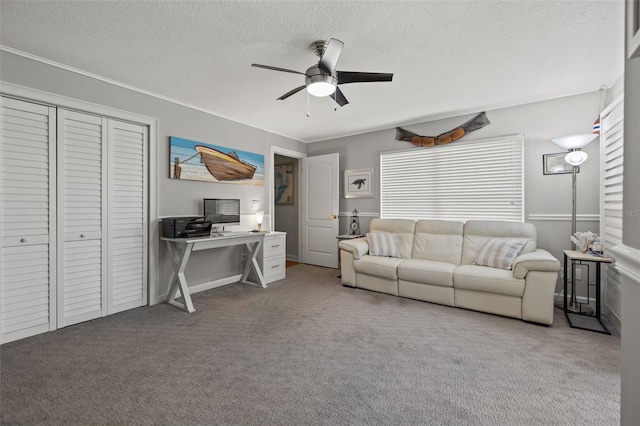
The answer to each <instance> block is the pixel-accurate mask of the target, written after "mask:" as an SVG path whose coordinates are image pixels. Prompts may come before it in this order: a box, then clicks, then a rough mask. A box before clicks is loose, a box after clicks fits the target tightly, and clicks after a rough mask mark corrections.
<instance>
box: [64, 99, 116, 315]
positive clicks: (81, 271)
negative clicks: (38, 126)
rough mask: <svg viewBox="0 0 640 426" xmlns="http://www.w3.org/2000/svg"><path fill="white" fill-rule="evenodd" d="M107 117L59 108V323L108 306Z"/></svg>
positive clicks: (103, 313) (100, 310)
mask: <svg viewBox="0 0 640 426" xmlns="http://www.w3.org/2000/svg"><path fill="white" fill-rule="evenodd" d="M106 122H107V119H105V118H102V117H97V116H94V115H90V114H82V113H78V112H73V111H67V110H64V109H58V327H65V326H68V325H72V324H76V323H79V322H83V321H87V320H90V319H94V318H99V317H101V316H103V315H106V312H107V309H106V307H107V297H106V296H107V294H106V286H104V285H103V283H104V280H105V276H106V267H107V263H106V247H105V246H106V244H105V243H106V231H107V229H106V226H104V218H105V216H106V210H107V209H106V193H107V192H106V191H107V188H106V182H107V180H106V172H107V165H106V160H107V152H106V150H107V144H106V132H107V125H106Z"/></svg>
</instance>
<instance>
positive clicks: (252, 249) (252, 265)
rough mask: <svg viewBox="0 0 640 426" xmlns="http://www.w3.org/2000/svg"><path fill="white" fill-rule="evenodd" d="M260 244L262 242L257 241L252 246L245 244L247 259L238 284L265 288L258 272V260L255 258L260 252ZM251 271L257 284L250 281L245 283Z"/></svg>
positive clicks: (265, 285) (262, 278)
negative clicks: (256, 279)
mask: <svg viewBox="0 0 640 426" xmlns="http://www.w3.org/2000/svg"><path fill="white" fill-rule="evenodd" d="M262 243H263V240H260V241H258V242H257V243H254V244H253V246H252V245H251V243H246V244H245V245H246V246H247V250H249V255H250V257H249V259H248V261H247V263H246V265H244V271H242V276H241V277H240V282H241V283H246V284H252V285H255V286H258V287H262V288H267V284H266V283H265V282H264V277H263V276H262V271H261V270H260V264H259V263H258V259H256V257H257V256H258V252H259V251H260V248H261V247H262ZM252 269H253V272H255V274H256V277H258V282H257V283H253V282H251V281H247V278H248V277H249V272H250V271H251V270H252Z"/></svg>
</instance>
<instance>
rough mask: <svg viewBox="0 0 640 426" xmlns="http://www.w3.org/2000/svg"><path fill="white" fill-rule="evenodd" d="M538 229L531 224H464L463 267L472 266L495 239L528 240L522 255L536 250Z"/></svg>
mask: <svg viewBox="0 0 640 426" xmlns="http://www.w3.org/2000/svg"><path fill="white" fill-rule="evenodd" d="M536 235H537V234H536V227H535V226H534V225H532V224H530V223H520V222H507V221H499V220H469V221H467V222H466V223H465V224H464V242H463V245H462V262H461V264H462V265H472V264H473V263H474V262H475V261H476V258H477V257H478V254H479V253H480V250H482V248H483V247H484V245H485V244H486V243H487V241H489V240H491V239H494V238H502V239H519V240H526V241H527V244H526V245H525V246H524V248H523V249H522V251H521V252H520V254H525V253H530V252H532V251H535V249H536Z"/></svg>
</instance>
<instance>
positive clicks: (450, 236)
mask: <svg viewBox="0 0 640 426" xmlns="http://www.w3.org/2000/svg"><path fill="white" fill-rule="evenodd" d="M463 231H464V223H463V222H450V221H446V220H419V221H417V222H416V235H415V237H414V238H413V254H412V255H411V257H412V258H414V259H425V260H434V261H438V262H447V263H452V264H454V265H460V260H461V258H462V241H463Z"/></svg>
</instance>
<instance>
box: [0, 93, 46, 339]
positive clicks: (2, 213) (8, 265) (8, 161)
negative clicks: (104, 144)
mask: <svg viewBox="0 0 640 426" xmlns="http://www.w3.org/2000/svg"><path fill="white" fill-rule="evenodd" d="M0 115H1V120H2V123H1V132H2V133H1V138H0V140H1V148H0V174H1V176H2V179H1V181H0V182H1V184H0V186H1V188H0V190H1V191H0V217H1V222H0V239H1V241H2V244H1V246H0V258H1V264H0V290H1V296H0V328H1V329H2V333H1V337H0V343H6V342H10V341H12V340H16V339H21V338H24V337H29V336H33V335H35V334H39V333H43V332H46V331H50V330H54V329H55V328H56V303H55V294H56V276H55V275H56V274H55V265H56V263H55V231H54V230H55V184H54V183H55V176H56V162H55V156H56V149H55V134H56V110H55V108H53V107H48V106H43V105H38V104H33V103H30V102H24V101H19V100H14V99H8V98H4V97H3V98H2V113H1V114H0Z"/></svg>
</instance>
